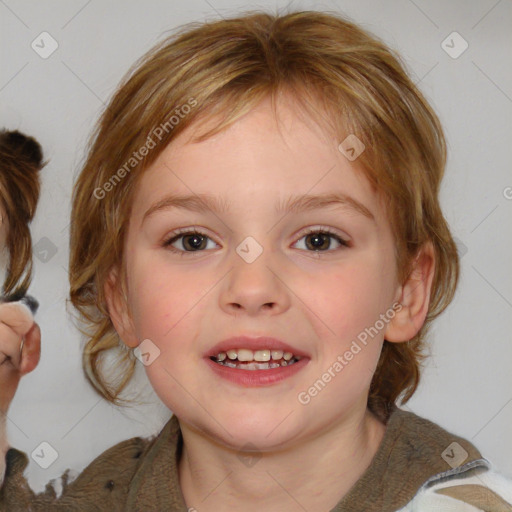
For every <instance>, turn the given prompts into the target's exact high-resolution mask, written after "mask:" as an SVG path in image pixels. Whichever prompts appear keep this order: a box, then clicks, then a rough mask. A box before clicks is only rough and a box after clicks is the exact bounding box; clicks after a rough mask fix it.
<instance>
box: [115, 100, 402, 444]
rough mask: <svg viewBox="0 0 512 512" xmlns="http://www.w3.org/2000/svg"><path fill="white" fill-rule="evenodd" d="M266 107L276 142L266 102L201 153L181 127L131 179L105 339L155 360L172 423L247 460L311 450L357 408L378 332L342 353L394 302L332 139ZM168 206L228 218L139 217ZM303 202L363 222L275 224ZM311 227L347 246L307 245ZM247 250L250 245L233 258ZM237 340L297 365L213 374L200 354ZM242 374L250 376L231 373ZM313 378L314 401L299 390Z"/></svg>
mask: <svg viewBox="0 0 512 512" xmlns="http://www.w3.org/2000/svg"><path fill="white" fill-rule="evenodd" d="M279 108H280V113H281V119H282V121H283V123H282V125H281V132H280V131H279V129H278V127H277V125H276V123H275V120H274V118H273V115H272V111H271V105H270V102H269V101H265V102H264V103H261V104H260V105H259V107H258V108H257V109H255V110H253V111H252V112H251V113H249V114H248V115H246V116H245V117H244V118H242V119H241V120H239V121H238V122H236V123H235V124H234V125H233V126H232V127H230V128H229V129H227V130H226V131H224V132H222V133H220V134H217V135H216V136H214V137H212V138H210V139H209V140H206V141H204V142H201V143H196V144H188V143H187V140H186V137H188V135H190V128H189V129H188V130H187V131H185V132H183V133H182V134H181V135H180V136H179V137H178V138H177V139H175V140H174V141H173V142H172V143H171V145H170V146H169V147H167V148H166V149H165V151H163V153H162V154H161V155H160V156H159V158H158V159H157V160H156V161H155V163H154V164H153V165H152V166H151V167H150V168H149V169H148V171H147V172H146V173H145V175H144V176H143V177H142V179H141V181H140V184H139V186H138V189H137V192H136V195H135V198H134V203H133V210H132V216H131V219H130V224H129V230H128V233H127V239H126V246H125V256H126V266H127V276H128V277H127V283H128V302H129V306H130V308H131V311H132V316H131V320H128V324H125V325H128V327H127V328H125V330H122V329H121V330H122V332H120V334H121V336H122V338H123V340H124V342H125V343H126V344H128V345H129V346H131V347H135V346H137V345H138V343H140V342H141V341H142V340H145V339H149V340H151V342H152V343H154V344H155V345H156V346H157V347H158V349H159V350H160V355H159V356H158V357H157V358H156V359H155V360H154V362H153V363H151V364H150V365H148V366H146V372H147V375H148V377H149V379H150V381H151V384H152V386H153V388H154V389H155V391H156V393H157V394H158V395H159V397H160V398H161V400H162V401H163V402H164V403H165V404H166V405H167V406H168V407H169V409H171V410H172V411H173V412H174V413H175V414H176V415H177V416H178V417H179V418H180V420H181V421H182V422H186V423H187V424H189V425H192V426H194V427H195V428H197V429H199V430H202V431H204V432H207V433H209V434H210V435H212V436H214V437H215V438H217V439H218V440H220V441H221V442H223V443H226V444H228V445H231V446H235V447H236V446H241V445H243V444H245V443H247V442H251V443H253V444H254V445H256V446H257V447H258V448H259V449H261V450H265V449H269V448H270V447H275V446H278V445H279V446H284V445H286V444H287V443H289V442H298V441H301V440H305V439H307V438H312V437H315V436H317V435H318V434H319V432H321V431H323V430H325V429H327V428H331V427H332V426H335V425H337V424H338V425H341V424H342V422H345V421H347V419H348V418H349V417H350V415H352V414H354V413H355V411H359V412H360V411H361V410H363V409H365V408H366V400H367V393H368V389H369V386H370V382H371V379H372V376H373V374H374V371H375V367H376V364H377V361H378V359H379V354H380V351H381V346H382V342H383V339H384V337H385V333H386V327H385V328H383V329H382V328H381V329H380V331H379V332H378V334H377V335H375V334H374V335H373V337H372V336H368V335H367V336H366V337H367V344H366V345H364V344H363V343H361V342H360V341H358V342H357V343H358V345H359V347H360V350H359V351H358V352H357V348H354V347H355V346H354V345H353V343H352V342H353V341H354V340H357V339H358V338H357V337H358V335H360V334H361V333H362V332H364V330H365V328H367V329H370V328H372V327H374V326H375V324H376V322H377V321H378V320H379V319H380V318H382V317H381V316H380V315H381V314H382V315H386V312H389V311H390V308H391V306H392V304H393V303H394V302H395V301H396V300H397V299H398V298H399V297H400V291H401V287H400V286H399V284H398V283H397V281H396V279H397V278H396V275H397V274H396V268H395V260H394V242H393V238H392V233H391V227H390V225H389V222H388V220H387V218H386V215H385V212H384V210H383V209H382V207H381V204H379V201H378V199H377V196H376V195H375V194H374V193H373V191H372V190H371V188H370V186H369V183H368V182H367V180H366V179H365V178H363V177H362V175H361V174H360V172H358V171H357V170H356V168H355V166H354V165H355V164H357V160H356V161H355V162H350V161H349V160H348V159H347V158H345V156H344V155H343V154H342V153H340V151H339V150H338V148H337V147H338V144H339V142H340V141H337V140H331V139H329V138H327V137H326V136H324V135H322V133H321V132H320V130H319V129H318V127H317V126H316V125H315V124H314V123H313V122H312V121H311V122H303V121H301V120H299V119H298V118H297V117H296V116H295V114H294V113H293V112H294V110H293V105H292V106H290V105H288V106H286V105H285V104H283V103H281V104H280V106H279ZM203 127H204V125H201V129H202V128H203ZM192 128H195V127H192ZM187 134H188V135H187ZM281 134H282V135H281ZM282 136H283V137H284V140H283V138H282ZM170 194H175V195H187V196H190V195H191V196H193V197H196V198H197V197H198V196H200V195H202V194H209V195H211V196H213V197H214V198H216V200H218V201H221V202H222V203H225V204H226V205H227V208H228V209H227V211H226V212H225V213H216V214H214V213H212V212H198V211H191V210H187V209H181V208H173V209H172V208H168V207H162V208H160V209H156V210H154V211H153V212H152V213H151V214H150V215H148V216H147V217H146V218H144V216H145V213H146V212H147V211H148V210H149V209H151V208H152V207H153V206H154V205H156V204H158V203H159V202H161V201H162V200H164V199H165V198H166V197H167V196H169V195H170ZM303 194H310V195H314V196H320V195H324V194H340V195H341V194H345V195H347V196H350V197H351V198H353V199H354V200H356V201H358V202H360V203H361V204H362V205H364V207H366V209H368V210H369V211H370V212H371V214H372V215H373V219H371V218H368V217H366V216H365V215H363V214H362V213H360V212H359V211H357V210H355V209H353V208H351V207H349V206H347V205H346V206H341V205H339V204H338V205H331V206H329V207H324V208H319V209H313V210H309V211H307V210H305V211H303V212H294V213H288V214H285V213H276V211H275V208H276V206H278V205H280V204H283V203H285V202H286V201H287V200H288V198H289V197H295V196H301V195H303ZM322 227H323V228H328V229H329V230H332V231H333V232H334V233H335V234H336V235H338V236H339V237H341V238H342V239H345V240H347V241H348V244H349V245H348V247H346V246H343V245H341V244H340V243H339V242H338V241H337V240H336V239H335V238H329V236H327V235H325V236H323V237H322V235H321V234H318V235H317V236H316V237H315V235H314V234H313V235H307V233H306V228H315V229H314V232H315V233H318V231H321V230H322ZM177 229H180V230H182V232H184V231H194V230H197V231H199V232H200V233H201V234H202V235H203V236H204V237H207V238H204V239H201V238H195V237H194V236H188V237H181V238H178V239H177V240H175V241H174V242H173V243H172V247H165V246H164V242H165V241H166V240H169V239H171V238H173V237H175V236H177V235H176V234H173V232H174V231H175V230H177ZM247 237H251V239H254V241H255V242H253V241H252V240H251V242H249V245H248V246H247V247H246V246H245V243H244V244H242V245H241V246H240V244H241V243H242V242H243V241H244V240H246V238H247ZM256 243H257V244H259V246H260V247H261V248H262V250H263V252H262V253H261V254H260V255H259V257H257V258H256V259H255V260H254V261H252V262H248V261H246V258H244V257H242V256H241V255H244V256H245V254H246V253H244V252H243V251H241V252H240V254H241V255H239V252H237V247H239V246H240V247H239V250H240V249H246V250H248V251H249V252H248V253H247V254H249V255H254V254H255V252H254V251H256ZM251 244H254V245H251ZM316 247H319V248H320V249H319V250H316V251H315V248H316ZM172 248H174V249H175V250H176V251H180V252H172V251H171V249H172ZM186 249H188V251H186ZM194 251H195V252H194ZM384 325H385V326H386V323H384ZM377 326H378V327H379V326H382V322H377ZM118 330H119V329H118ZM239 335H246V336H252V337H257V336H271V337H274V338H278V339H280V340H282V341H284V342H285V343H287V344H288V345H290V346H291V347H293V348H295V349H296V351H297V352H299V353H302V354H305V355H306V356H307V357H305V358H304V359H305V361H302V362H301V367H300V368H299V370H298V371H295V372H293V371H291V370H292V369H293V365H292V366H291V367H290V368H289V370H290V375H288V374H287V373H285V372H286V371H287V370H286V369H284V370H283V374H282V376H286V378H284V379H282V380H280V381H278V382H274V383H272V384H267V385H263V384H262V383H261V382H259V384H260V385H255V384H254V383H253V385H243V384H241V383H237V382H233V381H232V380H230V378H229V377H227V378H226V377H223V376H220V375H219V373H218V372H217V371H215V370H214V369H213V368H212V365H216V364H217V363H212V362H211V361H210V359H209V357H208V353H209V352H210V351H211V350H212V348H213V347H214V346H215V345H217V344H218V343H219V342H220V341H222V340H225V339H227V338H230V337H233V336H239ZM363 337H364V336H363ZM359 339H362V338H361V337H360V338H359ZM351 346H352V347H353V351H352V354H353V357H352V358H351V360H348V358H346V357H344V354H345V353H346V352H347V351H350V348H351ZM232 348H234V349H236V348H244V347H243V346H240V347H239V346H234V347H232ZM339 356H341V360H340V358H339ZM337 361H338V363H340V364H341V365H342V370H341V371H340V366H339V365H335V363H336V362H337ZM341 361H343V363H342V362H341ZM304 363H305V364H304ZM295 364H299V363H295ZM223 368H224V369H226V367H223ZM329 369H330V379H329V376H327V377H325V375H324V374H325V373H326V372H329ZM226 371H228V372H229V369H228V370H226ZM242 371H243V372H247V373H249V372H251V371H252V370H235V369H233V370H231V373H232V374H233V372H242ZM260 371H261V372H262V373H263V372H265V371H271V370H260ZM323 375H324V377H322V376H323ZM318 380H322V382H323V385H321V384H320V385H319V384H317V386H319V388H320V389H321V390H320V391H319V392H318V391H317V393H315V392H314V391H313V392H311V393H310V392H308V390H309V389H310V388H311V387H312V386H314V384H315V382H317V381H318ZM308 397H309V399H308Z"/></svg>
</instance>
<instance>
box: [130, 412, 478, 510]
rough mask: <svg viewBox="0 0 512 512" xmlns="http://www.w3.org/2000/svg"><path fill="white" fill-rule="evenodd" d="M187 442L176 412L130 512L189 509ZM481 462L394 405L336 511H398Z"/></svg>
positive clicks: (134, 488) (138, 477)
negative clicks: (433, 483)
mask: <svg viewBox="0 0 512 512" xmlns="http://www.w3.org/2000/svg"><path fill="white" fill-rule="evenodd" d="M182 446H183V438H182V435H181V430H180V427H179V423H178V419H177V418H176V416H174V415H173V416H172V417H171V418H170V420H169V421H168V422H167V423H166V425H165V426H164V428H163V429H162V431H161V432H160V434H159V435H158V437H157V438H156V439H155V441H154V443H153V444H152V446H151V447H150V449H149V450H148V452H147V454H146V456H145V457H144V460H143V461H142V463H141V466H140V467H139V469H138V470H137V472H136V474H135V476H134V478H133V480H132V483H131V486H130V491H129V495H128V500H127V505H126V510H127V512H135V511H138V510H170V511H176V512H178V511H179V512H181V511H184V512H186V511H187V506H186V504H185V501H184V498H183V495H182V492H181V489H180V486H179V476H178V461H179V458H180V455H181V450H182ZM466 454H467V455H466ZM478 465H481V466H485V467H487V461H486V460H485V459H483V458H482V456H481V454H480V452H479V451H478V450H477V449H476V448H475V447H474V446H473V445H472V444H471V443H470V442H469V441H467V440H466V439H464V438H461V437H459V436H456V435H453V434H451V433H449V432H448V431H446V430H444V429H443V428H442V427H440V426H439V425H437V424H435V423H433V422H431V421H429V420H427V419H425V418H422V417H420V416H417V415H416V414H415V413H413V412H409V411H406V410H403V409H399V408H398V407H396V406H394V407H393V408H392V409H391V412H390V415H389V419H388V421H387V424H386V431H385V434H384V437H383V439H382V441H381V444H380V446H379V448H378V450H377V452H376V453H375V455H374V457H373V459H372V461H371V463H370V465H369V466H368V468H367V469H366V470H365V472H364V473H363V474H362V475H361V477H360V478H359V479H358V481H357V482H356V483H355V484H354V485H353V486H352V488H351V489H350V490H349V492H348V493H347V494H346V495H345V496H344V497H343V498H342V499H341V500H340V501H339V502H338V504H337V505H336V506H335V507H334V508H333V509H332V510H331V512H349V511H350V512H354V511H356V510H364V511H365V512H382V511H383V510H389V511H392V510H398V509H400V508H402V507H403V506H405V505H406V504H407V503H408V502H409V501H411V500H412V498H413V497H414V495H415V494H416V493H417V492H418V490H419V488H420V487H421V486H422V485H423V484H424V483H425V482H426V481H427V480H429V479H430V478H433V477H435V478H440V477H441V474H444V473H445V472H448V473H447V474H453V473H454V472H456V473H462V472H464V471H466V470H469V469H471V468H473V467H475V466H478Z"/></svg>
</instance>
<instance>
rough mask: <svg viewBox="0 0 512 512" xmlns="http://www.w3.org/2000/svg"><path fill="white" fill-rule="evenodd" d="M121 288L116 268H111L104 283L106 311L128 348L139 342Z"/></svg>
mask: <svg viewBox="0 0 512 512" xmlns="http://www.w3.org/2000/svg"><path fill="white" fill-rule="evenodd" d="M121 289H122V285H121V282H120V278H119V272H118V269H117V268H113V269H111V271H110V273H109V276H108V278H107V280H106V281H105V284H104V293H105V299H106V302H107V308H108V313H109V315H110V320H111V321H112V323H113V325H114V327H115V329H116V331H117V334H119V337H120V338H121V340H122V341H123V343H124V344H125V345H127V346H128V347H130V348H134V347H136V346H137V345H138V344H139V342H138V340H137V337H136V336H135V329H134V326H133V322H132V319H131V316H130V313H129V311H128V304H127V298H126V297H125V296H124V294H123V293H122V291H121Z"/></svg>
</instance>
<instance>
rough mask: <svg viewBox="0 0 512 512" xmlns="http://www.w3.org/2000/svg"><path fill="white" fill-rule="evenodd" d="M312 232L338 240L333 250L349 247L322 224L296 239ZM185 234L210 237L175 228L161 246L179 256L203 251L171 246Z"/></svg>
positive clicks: (197, 232)
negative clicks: (336, 247)
mask: <svg viewBox="0 0 512 512" xmlns="http://www.w3.org/2000/svg"><path fill="white" fill-rule="evenodd" d="M313 233H316V234H322V235H329V236H330V237H332V238H334V239H335V240H336V241H337V242H339V243H340V245H341V247H339V248H338V249H334V250H342V249H346V248H348V247H350V245H349V243H348V242H347V241H346V240H345V239H343V238H341V237H340V235H338V234H337V233H335V232H334V231H332V230H331V229H329V228H327V227H323V226H321V227H316V228H308V229H307V231H306V232H305V233H303V234H302V235H301V236H300V238H299V239H298V240H301V239H302V238H304V237H305V236H307V235H311V234H313ZM186 235H200V236H202V237H206V238H209V239H210V240H211V238H210V237H209V236H208V235H206V234H204V233H202V232H201V231H196V230H189V229H183V230H176V231H174V232H173V233H171V235H170V237H169V238H167V239H166V240H164V242H163V243H162V247H164V248H166V249H168V250H170V251H171V252H173V253H179V254H180V256H185V255H186V254H189V255H193V254H197V253H201V252H204V251H205V249H203V250H199V251H182V250H180V249H176V248H175V247H172V245H171V244H173V243H174V242H176V241H177V240H179V239H180V238H183V237H184V236H186ZM307 252H312V253H314V254H321V253H325V252H333V251H332V250H325V251H307Z"/></svg>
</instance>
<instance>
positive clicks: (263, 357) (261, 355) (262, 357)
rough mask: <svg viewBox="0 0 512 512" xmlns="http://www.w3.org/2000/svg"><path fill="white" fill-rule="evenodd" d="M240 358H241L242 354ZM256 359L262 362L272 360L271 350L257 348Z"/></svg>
mask: <svg viewBox="0 0 512 512" xmlns="http://www.w3.org/2000/svg"><path fill="white" fill-rule="evenodd" d="M238 358H239V359H240V356H238ZM254 360H255V361H260V362H263V361H270V350H266V349H265V350H256V352H254Z"/></svg>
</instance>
